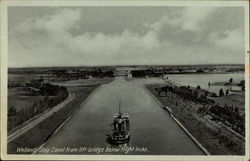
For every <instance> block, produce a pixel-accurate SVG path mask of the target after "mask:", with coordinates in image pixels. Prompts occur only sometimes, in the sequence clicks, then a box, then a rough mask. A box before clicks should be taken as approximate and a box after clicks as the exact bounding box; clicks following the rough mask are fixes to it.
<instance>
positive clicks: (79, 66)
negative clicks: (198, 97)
mask: <svg viewBox="0 0 250 161" xmlns="http://www.w3.org/2000/svg"><path fill="white" fill-rule="evenodd" d="M197 65H245V63H224V64H223V63H221V64H220V63H215V64H212V63H208V64H169V65H166V64H140V65H124V64H123V65H76V66H74V65H72V66H68V65H66V66H23V67H8V69H17V68H75V67H78V68H81V67H131V66H197Z"/></svg>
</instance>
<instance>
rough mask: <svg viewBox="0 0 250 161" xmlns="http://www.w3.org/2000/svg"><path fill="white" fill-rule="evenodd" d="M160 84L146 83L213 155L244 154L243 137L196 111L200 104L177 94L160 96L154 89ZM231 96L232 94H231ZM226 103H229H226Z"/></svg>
mask: <svg viewBox="0 0 250 161" xmlns="http://www.w3.org/2000/svg"><path fill="white" fill-rule="evenodd" d="M159 86H161V85H157V84H156V85H155V84H154V85H152V84H151V85H146V87H147V88H148V89H149V90H150V91H151V92H152V94H153V95H154V96H155V97H156V98H157V99H158V100H159V101H160V102H161V103H162V104H163V105H165V106H168V107H169V108H171V110H172V111H173V115H174V116H175V117H176V118H177V119H178V120H179V121H180V122H181V123H182V124H183V125H184V126H185V127H186V128H187V129H188V131H189V132H191V134H192V135H194V136H195V137H196V138H197V139H198V141H199V142H200V143H201V144H202V145H203V146H204V147H205V148H206V149H207V150H208V151H209V152H210V153H211V154H213V155H242V154H244V153H245V152H244V146H245V143H244V139H243V137H241V136H240V135H237V134H236V133H234V132H232V131H231V130H229V129H228V128H227V127H225V126H223V125H222V124H221V123H219V122H215V121H211V120H210V119H209V117H208V116H202V115H200V114H198V113H197V109H198V108H199V107H200V105H198V104H196V103H190V102H187V101H184V100H183V99H182V98H180V97H179V96H178V95H175V94H171V93H169V94H167V95H166V96H165V97H160V96H159V95H158V93H157V92H156V91H155V90H154V89H155V88H156V87H159ZM231 97H233V96H231ZM227 99H228V98H225V99H221V100H220V99H218V101H219V100H220V101H222V100H223V101H226V100H227ZM228 105H230V104H229V103H228Z"/></svg>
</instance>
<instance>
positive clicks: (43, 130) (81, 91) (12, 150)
mask: <svg viewBox="0 0 250 161" xmlns="http://www.w3.org/2000/svg"><path fill="white" fill-rule="evenodd" d="M112 80H113V79H109V78H107V79H95V81H89V84H86V81H83V82H82V84H81V83H80V82H81V81H80V80H79V81H77V82H78V85H75V83H73V82H65V84H66V87H67V89H68V91H69V93H73V94H74V95H75V98H74V99H73V100H72V101H71V102H69V103H68V104H66V105H65V106H64V107H63V108H62V109H60V110H59V111H58V112H55V113H54V114H53V115H51V116H50V117H49V118H47V119H45V120H44V121H42V122H41V123H39V124H38V125H37V126H36V127H34V128H32V129H31V130H29V131H28V132H27V133H25V134H24V135H21V136H20V137H17V138H16V139H15V140H13V141H12V142H10V143H8V153H9V154H16V153H17V152H16V149H17V147H27V148H36V147H37V146H39V145H41V144H43V143H44V142H45V141H46V140H48V139H49V138H50V137H51V136H52V134H53V133H54V131H55V130H56V129H57V128H58V127H59V126H60V125H61V124H62V123H63V122H64V121H65V120H66V119H67V118H68V117H69V116H70V115H71V114H73V113H74V112H76V111H77V109H79V108H80V107H81V103H82V102H83V101H84V100H85V99H86V98H87V97H88V96H89V95H90V94H91V93H92V92H93V91H94V90H95V89H96V88H97V87H98V86H99V85H100V84H103V83H108V82H110V81H112ZM90 82H92V83H90ZM93 82H94V83H93ZM33 136H36V137H33Z"/></svg>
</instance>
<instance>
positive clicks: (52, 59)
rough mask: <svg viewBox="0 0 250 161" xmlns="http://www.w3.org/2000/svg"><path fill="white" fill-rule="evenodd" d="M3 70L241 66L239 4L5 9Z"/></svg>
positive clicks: (241, 11) (240, 18)
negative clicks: (5, 61) (5, 58)
mask: <svg viewBox="0 0 250 161" xmlns="http://www.w3.org/2000/svg"><path fill="white" fill-rule="evenodd" d="M8 20H9V22H8V32H9V33H8V36H9V39H8V40H9V54H8V63H9V67H32V66H78V65H83V66H84V65H134V64H135V65H136V64H138V65H140V64H149V65H150V64H166V65H168V64H215V63H216V64H217V63H219V64H220V63H223V64H225V63H244V10H243V8H241V7H9V8H8Z"/></svg>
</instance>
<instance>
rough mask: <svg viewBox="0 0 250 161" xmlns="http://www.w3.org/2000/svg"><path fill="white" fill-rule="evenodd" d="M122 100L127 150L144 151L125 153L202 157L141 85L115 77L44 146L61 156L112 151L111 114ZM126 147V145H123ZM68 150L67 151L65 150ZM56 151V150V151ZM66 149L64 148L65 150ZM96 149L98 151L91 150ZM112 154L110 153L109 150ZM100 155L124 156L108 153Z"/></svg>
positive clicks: (116, 109)
mask: <svg viewBox="0 0 250 161" xmlns="http://www.w3.org/2000/svg"><path fill="white" fill-rule="evenodd" d="M120 99H121V104H122V112H125V113H129V115H130V123H131V139H130V142H129V143H128V144H127V146H128V147H140V148H142V147H144V150H145V148H147V152H138V151H135V149H134V151H133V152H128V153H127V154H143V155H147V154H150V155H156V154H158V155H159V154H162V155H179V154H182V155H185V154H186V155H204V153H203V152H202V151H201V150H200V149H199V147H198V146H197V145H196V144H195V143H194V142H193V141H192V140H191V139H190V138H189V137H188V136H187V135H186V134H185V132H184V131H183V130H182V129H181V128H180V127H179V126H178V125H177V124H176V123H175V122H174V121H173V120H172V118H171V117H170V116H169V114H168V113H167V112H166V111H165V110H163V109H162V108H161V107H160V106H159V104H158V103H157V102H156V101H155V100H154V99H153V98H152V97H151V96H150V95H149V94H148V93H147V91H146V90H145V89H144V88H143V85H142V83H138V82H137V81H136V80H133V81H126V80H125V79H124V78H122V77H117V78H116V80H115V81H113V82H111V83H110V84H106V85H102V86H101V87H99V88H98V89H97V91H95V93H94V94H93V95H92V96H91V97H90V99H89V100H88V101H87V102H86V103H85V104H84V105H83V106H82V107H81V108H80V109H79V110H78V111H77V112H76V113H75V114H74V115H73V116H72V117H71V118H70V119H69V120H68V121H67V122H66V124H65V125H64V126H62V128H61V129H60V130H59V131H57V133H55V135H53V136H52V137H51V138H50V139H49V140H48V141H47V142H46V143H45V145H44V146H43V148H44V149H46V148H49V149H50V150H52V147H54V148H53V149H54V151H56V150H58V153H55V152H51V151H50V152H49V153H53V154H62V153H60V148H61V151H62V152H63V154H76V153H79V154H96V153H95V152H93V153H88V152H86V151H85V152H79V151H78V152H76V151H75V153H71V152H66V151H68V150H70V149H69V148H71V149H72V151H74V148H77V149H78V148H79V147H87V148H88V147H92V148H95V147H100V148H104V149H105V150H106V148H107V147H109V148H110V149H112V148H114V147H115V146H114V145H110V144H109V141H108V140H107V136H106V134H108V133H109V131H110V129H111V126H110V124H111V123H112V115H113V114H114V113H117V112H118V106H119V100H120ZM123 146H125V145H123ZM67 147H68V150H66V149H67ZM55 148H56V149H55ZM64 148H66V149H64ZM94 150H97V149H94ZM111 151H112V150H111ZM101 154H125V152H120V153H117V152H110V153H101Z"/></svg>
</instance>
